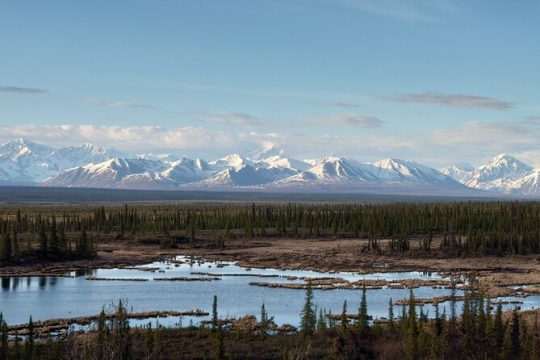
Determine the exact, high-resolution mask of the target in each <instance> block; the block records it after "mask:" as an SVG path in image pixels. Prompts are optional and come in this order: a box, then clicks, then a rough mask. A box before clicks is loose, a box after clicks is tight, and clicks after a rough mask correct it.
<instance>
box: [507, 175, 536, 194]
mask: <svg viewBox="0 0 540 360" xmlns="http://www.w3.org/2000/svg"><path fill="white" fill-rule="evenodd" d="M510 188H511V192H512V193H514V194H519V195H531V196H539V195H540V169H534V170H533V171H532V172H531V173H530V174H529V175H527V176H525V177H523V178H521V179H518V180H515V181H514V182H513V183H512V184H511V186H510Z"/></svg>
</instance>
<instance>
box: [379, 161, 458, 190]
mask: <svg viewBox="0 0 540 360" xmlns="http://www.w3.org/2000/svg"><path fill="white" fill-rule="evenodd" d="M373 165H374V166H375V167H376V171H375V175H376V176H377V177H378V178H379V179H380V180H381V181H384V182H397V183H409V184H426V185H447V186H451V187H460V184H459V183H458V182H457V181H455V180H454V179H452V178H451V177H449V176H447V175H445V174H443V173H442V172H440V171H439V170H436V169H433V168H430V167H428V166H425V165H422V164H419V163H417V162H415V161H405V160H399V159H385V160H381V161H377V162H375V163H374V164H373Z"/></svg>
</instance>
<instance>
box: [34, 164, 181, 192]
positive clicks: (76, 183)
mask: <svg viewBox="0 0 540 360" xmlns="http://www.w3.org/2000/svg"><path fill="white" fill-rule="evenodd" d="M162 171H165V166H164V164H163V163H162V162H160V161H157V160H146V159H128V158H113V159H110V160H107V161H104V162H101V163H98V164H88V165H84V166H78V167H75V168H71V169H68V170H66V171H63V172H61V173H60V174H58V175H56V176H53V177H50V178H48V179H46V180H45V181H44V182H43V184H44V185H46V186H58V187H102V188H110V187H121V188H124V187H133V188H145V187H150V188H154V187H159V186H160V185H168V184H170V183H171V180H169V179H168V178H166V177H164V176H162V175H161V172H162Z"/></svg>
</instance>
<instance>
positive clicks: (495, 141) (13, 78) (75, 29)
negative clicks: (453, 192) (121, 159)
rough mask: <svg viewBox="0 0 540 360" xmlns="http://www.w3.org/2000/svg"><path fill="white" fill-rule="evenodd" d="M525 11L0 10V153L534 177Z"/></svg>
mask: <svg viewBox="0 0 540 360" xmlns="http://www.w3.org/2000/svg"><path fill="white" fill-rule="evenodd" d="M539 16H540V2H539V1H537V0H521V1H513V2H509V1H506V0H473V1H471V0H227V1H224V0H177V1H174V0H130V1H124V0H115V1H110V0H93V1H72V0H50V1H42V0H25V1H15V0H0V142H5V141H8V140H10V139H12V138H15V137H24V138H28V139H30V140H33V141H36V142H39V143H44V144H48V145H52V146H61V145H77V144H80V143H87V142H90V143H94V144H96V145H101V146H106V147H113V148H116V149H118V150H123V151H130V152H138V153H142V152H168V153H176V154H185V155H188V156H198V157H203V158H207V159H210V158H215V157H218V156H222V155H225V154H227V153H231V152H237V153H243V152H246V151H249V150H253V149H256V148H260V147H266V146H271V145H277V146H281V147H283V148H285V149H286V151H287V153H289V154H290V155H291V156H294V157H298V158H318V157H322V156H325V155H340V156H346V157H351V158H354V159H357V160H360V161H375V160H378V159H382V158H388V157H395V158H401V159H411V160H416V161H419V162H423V163H425V164H428V165H432V166H444V165H448V164H451V163H456V162H468V163H471V164H473V165H477V164H479V163H482V162H484V161H486V159H488V158H490V157H492V156H495V155H497V154H499V153H509V154H513V155H515V156H517V157H518V158H520V159H522V160H524V161H527V162H529V163H531V164H533V165H537V166H540V91H538V84H540V65H539V64H540V46H538V44H540V22H538V17H539Z"/></svg>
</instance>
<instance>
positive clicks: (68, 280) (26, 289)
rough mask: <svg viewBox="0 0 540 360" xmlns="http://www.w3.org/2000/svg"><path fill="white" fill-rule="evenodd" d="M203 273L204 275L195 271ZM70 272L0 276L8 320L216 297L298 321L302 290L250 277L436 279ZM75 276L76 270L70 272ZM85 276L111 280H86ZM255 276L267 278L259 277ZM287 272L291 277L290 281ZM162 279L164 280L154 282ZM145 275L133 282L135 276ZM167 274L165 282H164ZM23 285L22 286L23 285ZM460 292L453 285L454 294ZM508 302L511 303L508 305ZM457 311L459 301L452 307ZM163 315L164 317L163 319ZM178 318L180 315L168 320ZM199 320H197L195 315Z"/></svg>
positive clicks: (208, 267)
mask: <svg viewBox="0 0 540 360" xmlns="http://www.w3.org/2000/svg"><path fill="white" fill-rule="evenodd" d="M201 274H206V275H201ZM68 275H70V276H69V277H54V276H43V277H26V278H22V277H21V278H17V277H13V278H9V277H6V278H2V291H0V308H1V309H0V311H3V312H4V315H5V317H6V319H7V321H8V323H10V324H17V323H24V322H26V321H27V320H28V317H29V315H32V317H33V318H34V319H35V320H45V319H51V318H70V317H75V316H86V315H95V314H97V313H98V312H99V311H100V310H101V308H102V307H103V306H107V305H108V304H111V303H116V302H117V301H118V299H120V298H121V299H127V300H128V301H129V304H130V306H133V310H134V311H137V312H140V311H153V310H177V311H188V310H195V309H201V310H204V311H211V306H212V298H213V296H214V295H217V296H218V298H219V302H218V303H219V312H220V314H223V316H230V317H232V316H243V315H246V314H259V313H260V306H261V304H262V303H263V302H264V303H265V307H266V309H267V311H268V312H269V314H270V315H271V316H274V317H275V320H276V323H278V324H283V323H290V324H293V325H295V324H297V323H298V320H299V314H300V311H301V309H302V306H303V302H304V291H303V290H295V289H284V288H267V287H259V286H252V285H250V283H251V282H261V281H262V282H266V281H268V282H302V281H304V280H302V279H301V278H303V277H307V278H315V277H317V278H321V277H326V278H336V277H337V278H343V279H345V280H349V281H358V280H362V279H385V280H389V281H391V280H395V281H400V280H403V279H426V280H427V279H441V278H443V276H441V274H439V273H436V272H415V271H411V272H395V273H384V272H373V273H366V274H358V273H353V272H335V273H321V272H316V271H306V270H279V269H256V268H253V269H247V268H242V267H240V266H238V265H236V264H235V263H232V262H223V261H221V262H207V261H204V260H201V259H199V258H193V257H178V258H176V259H171V260H170V261H165V262H155V263H151V264H147V265H144V266H139V267H137V268H129V269H96V270H92V271H89V270H81V271H78V272H73V273H70V274H68ZM76 275H77V276H76ZM88 276H95V277H96V278H101V279H110V280H112V279H114V281H91V280H87V277H88ZM201 276H203V277H204V276H214V277H217V278H219V280H213V281H170V279H171V278H186V277H187V278H190V277H201ZM261 276H264V277H268V276H271V278H270V279H261ZM290 276H292V277H294V278H295V280H290V278H289V277H290ZM156 278H162V281H156V280H155V279H156ZM134 279H135V280H141V279H144V280H147V281H133V280H134ZM163 280H169V281H163ZM25 283H26V286H24V284H25ZM450 292H451V290H450V289H442V288H436V289H434V288H431V287H430V286H422V287H419V288H417V289H414V294H415V296H416V297H417V298H422V297H433V296H447V295H449V294H450ZM461 294H462V292H461V291H458V292H457V295H461ZM408 295H409V290H408V289H402V288H386V287H383V288H378V289H369V290H368V293H367V298H368V310H369V313H370V314H371V315H373V317H374V318H379V317H383V316H386V315H387V311H388V301H389V299H390V298H392V299H394V300H397V299H402V298H406V297H408ZM314 297H315V304H316V305H317V306H318V308H319V309H321V308H324V309H326V310H331V311H332V313H339V312H340V311H341V307H342V305H343V301H344V300H346V301H347V303H348V304H350V307H351V309H353V308H357V306H358V305H359V301H360V291H359V290H349V289H335V290H317V289H316V290H314ZM524 301H525V302H524V304H523V307H524V308H531V307H532V306H537V305H538V304H540V297H529V298H526V299H525V300H524ZM509 306H510V307H511V306H513V305H509ZM423 309H424V310H423V311H424V314H425V313H429V315H430V316H433V315H434V314H435V309H434V307H433V306H431V305H430V304H427V305H425V306H424V308H423ZM457 309H458V311H460V309H461V305H458V306H457ZM444 310H446V312H447V314H449V311H450V309H449V304H446V303H443V304H441V309H440V311H441V313H442V312H443V311H444ZM164 321H169V320H164ZM170 321H178V319H170ZM193 321H195V322H197V321H198V319H193Z"/></svg>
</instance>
